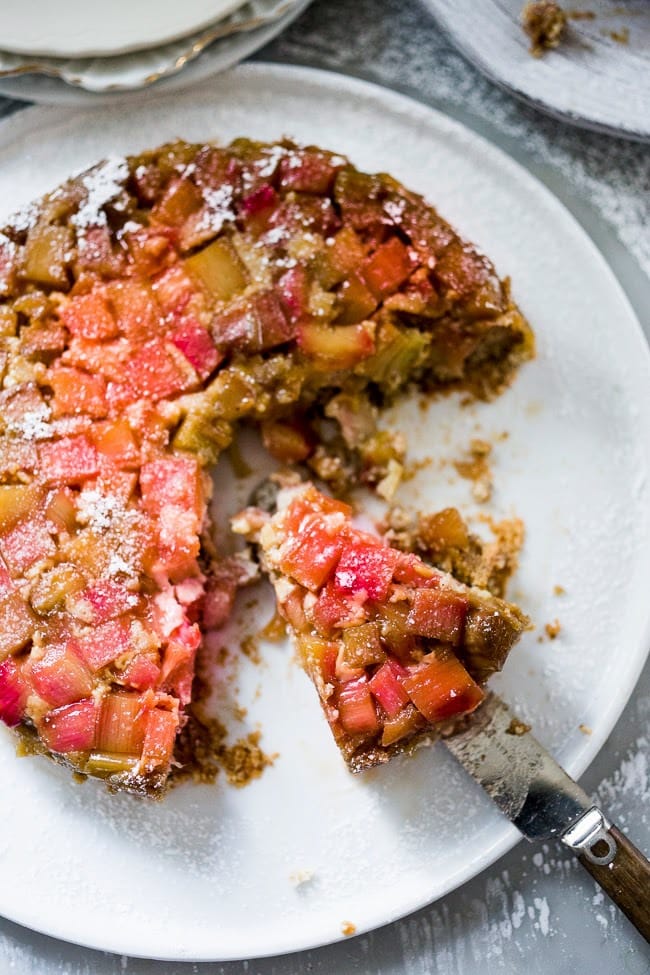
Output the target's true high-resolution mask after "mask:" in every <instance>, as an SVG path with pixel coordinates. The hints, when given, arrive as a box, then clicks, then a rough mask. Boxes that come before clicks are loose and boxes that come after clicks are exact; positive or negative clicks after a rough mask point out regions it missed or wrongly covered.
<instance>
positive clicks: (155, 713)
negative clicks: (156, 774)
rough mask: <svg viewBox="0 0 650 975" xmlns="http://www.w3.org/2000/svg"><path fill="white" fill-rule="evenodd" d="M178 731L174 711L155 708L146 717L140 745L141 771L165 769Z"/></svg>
mask: <svg viewBox="0 0 650 975" xmlns="http://www.w3.org/2000/svg"><path fill="white" fill-rule="evenodd" d="M177 731H178V715H177V714H176V713H175V712H174V711H163V710H162V709H161V708H155V709H154V710H152V711H150V712H149V714H148V715H147V721H146V727H145V735H144V742H143V745H142V765H141V768H142V771H143V772H153V771H154V770H155V769H163V770H164V769H166V768H167V766H168V765H169V763H170V762H171V760H172V756H173V754H174V742H175V741H176V732H177Z"/></svg>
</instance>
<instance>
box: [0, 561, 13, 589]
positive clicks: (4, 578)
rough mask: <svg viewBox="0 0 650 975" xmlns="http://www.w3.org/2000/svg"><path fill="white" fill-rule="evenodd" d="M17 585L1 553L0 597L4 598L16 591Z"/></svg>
mask: <svg viewBox="0 0 650 975" xmlns="http://www.w3.org/2000/svg"><path fill="white" fill-rule="evenodd" d="M15 590H16V586H15V584H14V581H13V579H12V578H11V574H10V572H9V569H8V568H7V564H6V562H5V560H4V559H3V558H2V556H1V555H0V599H4V598H5V596H8V595H9V594H10V593H12V592H15Z"/></svg>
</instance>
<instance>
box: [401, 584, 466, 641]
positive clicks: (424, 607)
mask: <svg viewBox="0 0 650 975" xmlns="http://www.w3.org/2000/svg"><path fill="white" fill-rule="evenodd" d="M468 606H469V604H468V602H467V598H466V597H465V596H462V595H461V594H460V593H455V592H453V591H451V590H448V589H437V588H436V589H416V591H415V592H414V594H413V597H412V602H411V610H410V612H409V614H408V618H407V621H406V625H407V628H408V630H409V631H410V632H411V633H415V634H417V635H418V636H426V637H429V638H430V639H432V640H441V641H443V642H444V643H452V644H454V645H455V646H457V645H458V644H459V643H460V642H461V640H462V637H463V630H464V628H465V617H466V616H467V610H468Z"/></svg>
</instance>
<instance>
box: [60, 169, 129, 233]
mask: <svg viewBox="0 0 650 975" xmlns="http://www.w3.org/2000/svg"><path fill="white" fill-rule="evenodd" d="M128 175H129V168H128V166H127V163H126V159H124V158H122V157H119V156H115V157H111V158H109V159H106V160H105V161H104V162H102V163H100V164H99V165H98V166H95V167H94V168H93V169H91V170H90V171H89V172H88V173H85V174H84V175H83V176H81V183H82V185H83V186H84V188H85V190H86V192H87V196H86V200H85V201H84V202H83V203H82V204H81V206H80V207H79V209H78V211H77V212H76V213H75V214H74V216H73V217H72V223H73V224H74V225H75V227H76V228H77V231H78V233H81V235H82V236H83V231H84V230H85V229H86V228H87V227H105V226H106V223H107V220H106V213H105V211H104V207H105V206H106V204H107V203H110V202H111V200H114V199H115V197H116V196H117V195H118V194H119V192H120V191H121V189H122V188H123V186H124V183H125V181H126V179H127V177H128Z"/></svg>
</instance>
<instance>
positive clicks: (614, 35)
mask: <svg viewBox="0 0 650 975" xmlns="http://www.w3.org/2000/svg"><path fill="white" fill-rule="evenodd" d="M602 33H603V34H604V35H605V37H611V39H612V40H613V41H616V43H617V44H629V43H630V30H629V27H621V29H620V30H604V31H603V32H602Z"/></svg>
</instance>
